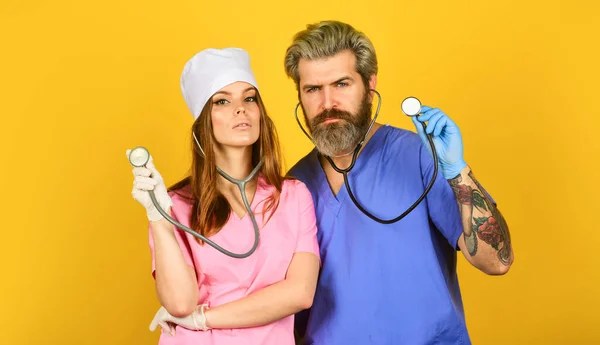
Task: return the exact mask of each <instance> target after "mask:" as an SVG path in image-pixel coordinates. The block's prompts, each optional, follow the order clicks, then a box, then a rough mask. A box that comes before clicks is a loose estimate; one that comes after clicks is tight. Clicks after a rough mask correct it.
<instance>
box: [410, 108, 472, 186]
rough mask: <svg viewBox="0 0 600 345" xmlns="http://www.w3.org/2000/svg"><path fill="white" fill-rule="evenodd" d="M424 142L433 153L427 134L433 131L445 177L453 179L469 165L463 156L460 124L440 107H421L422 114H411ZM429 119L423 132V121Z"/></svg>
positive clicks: (433, 139)
mask: <svg viewBox="0 0 600 345" xmlns="http://www.w3.org/2000/svg"><path fill="white" fill-rule="evenodd" d="M411 119H412V121H413V123H414V125H415V127H416V128H417V133H419V136H420V137H421V140H422V141H423V144H424V145H425V147H427V150H428V151H429V153H430V154H431V147H430V145H429V140H427V136H426V135H425V134H430V133H433V135H432V136H433V138H432V141H433V144H434V145H435V150H436V151H437V156H438V166H439V169H440V171H441V172H442V175H443V176H444V178H446V179H447V180H448V179H451V178H454V177H456V176H457V175H458V174H460V172H461V170H462V169H463V168H464V167H465V166H467V163H465V160H464V158H463V142H462V136H461V135H460V130H459V129H458V126H456V124H455V123H454V122H453V121H452V120H451V119H450V118H449V117H448V115H446V114H444V112H442V111H441V110H440V109H438V108H431V107H428V106H425V105H424V106H422V107H421V115H419V116H411ZM426 121H427V129H426V130H425V132H423V124H422V122H426Z"/></svg>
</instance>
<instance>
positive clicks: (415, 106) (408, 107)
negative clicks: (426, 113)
mask: <svg viewBox="0 0 600 345" xmlns="http://www.w3.org/2000/svg"><path fill="white" fill-rule="evenodd" d="M402 112H403V113H404V114H406V115H408V116H416V115H419V113H421V101H419V99H418V98H416V97H407V98H405V99H404V101H402Z"/></svg>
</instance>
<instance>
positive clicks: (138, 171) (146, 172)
mask: <svg viewBox="0 0 600 345" xmlns="http://www.w3.org/2000/svg"><path fill="white" fill-rule="evenodd" d="M132 172H133V176H136V177H137V176H145V177H149V176H151V175H152V170H150V169H148V168H144V167H137V168H133V170H132Z"/></svg>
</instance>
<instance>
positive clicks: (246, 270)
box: [150, 175, 319, 345]
mask: <svg viewBox="0 0 600 345" xmlns="http://www.w3.org/2000/svg"><path fill="white" fill-rule="evenodd" d="M273 191H274V187H272V186H270V185H268V184H267V183H266V181H265V179H264V178H263V176H262V175H259V180H258V186H257V189H256V193H255V196H254V199H253V200H252V204H251V209H252V210H253V212H254V214H255V217H256V221H257V224H258V225H259V228H260V231H259V233H260V240H259V245H258V247H257V249H256V251H255V252H254V253H253V254H252V255H250V256H249V257H247V258H244V259H236V258H232V257H229V256H226V255H224V254H222V253H221V252H219V251H217V250H216V249H214V248H213V247H211V246H210V245H208V244H203V245H200V244H198V242H197V241H196V239H195V237H194V236H192V235H190V234H188V233H187V232H184V231H183V230H177V231H175V236H176V237H177V240H178V242H179V246H180V247H181V251H182V253H183V256H184V258H185V260H186V262H187V263H188V265H191V266H193V267H194V270H195V271H196V276H197V278H198V286H199V289H200V295H199V299H198V304H203V303H207V304H208V305H209V306H210V307H215V306H218V305H220V304H224V303H227V302H231V301H236V300H238V299H240V298H243V297H245V296H248V295H250V294H252V293H254V292H256V291H259V290H261V289H262V288H264V287H267V286H269V285H272V284H274V283H277V282H280V281H282V280H284V279H285V275H286V272H287V269H288V266H289V264H290V262H291V260H292V257H293V255H294V253H298V252H309V253H313V254H315V255H316V256H317V257H319V247H318V242H317V226H316V220H315V211H314V206H313V200H312V196H311V194H310V192H309V191H308V189H307V188H306V186H305V185H304V184H303V183H302V182H300V181H298V180H285V181H284V183H283V186H282V191H281V195H280V202H279V206H278V207H277V210H276V211H275V213H273V214H272V213H271V212H272V209H271V210H270V211H269V212H267V214H266V217H265V218H268V217H269V216H270V215H271V214H272V215H271V218H270V219H269V222H268V223H267V224H266V226H263V217H262V214H261V213H262V209H263V206H264V204H265V200H266V199H267V198H268V197H269V196H270V195H271V194H272V192H273ZM180 193H181V192H180ZM182 194H183V193H182ZM170 195H171V199H172V201H173V206H172V208H171V212H172V215H173V218H175V219H176V220H177V221H178V222H180V223H182V224H184V225H186V226H187V227H190V225H189V224H190V213H191V208H192V205H191V204H190V202H189V201H188V200H186V199H185V198H183V197H181V196H180V195H177V194H175V193H170ZM209 239H210V240H211V241H213V242H215V243H217V244H218V245H220V246H221V247H223V248H225V249H227V250H229V251H230V252H234V253H246V252H248V250H250V248H251V247H252V244H253V243H254V228H253V226H252V221H251V220H250V216H249V215H247V214H246V215H244V217H242V218H241V219H240V218H239V217H238V216H237V215H236V214H235V213H234V212H233V211H232V212H231V214H230V218H229V220H228V221H227V223H226V224H225V226H224V227H223V228H222V229H221V230H220V231H219V232H218V233H217V234H216V235H214V236H211V237H209ZM150 249H151V252H152V275H154V270H155V261H154V241H153V238H152V232H150ZM192 344H194V345H199V344H202V345H238V344H239V345H242V344H243V345H259V344H260V345H288V344H289V345H294V315H290V316H287V317H285V318H283V319H281V320H278V321H275V322H273V323H271V324H268V325H264V326H259V327H251V328H241V329H213V330H209V331H191V330H188V329H186V328H183V327H180V326H177V328H176V330H175V336H171V335H169V334H168V333H165V332H162V329H161V336H160V340H159V345H192Z"/></svg>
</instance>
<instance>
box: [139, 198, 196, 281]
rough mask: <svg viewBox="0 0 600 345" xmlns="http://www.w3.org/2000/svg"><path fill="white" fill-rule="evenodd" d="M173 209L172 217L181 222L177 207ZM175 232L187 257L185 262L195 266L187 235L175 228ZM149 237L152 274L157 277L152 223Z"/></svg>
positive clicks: (149, 228)
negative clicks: (178, 217)
mask: <svg viewBox="0 0 600 345" xmlns="http://www.w3.org/2000/svg"><path fill="white" fill-rule="evenodd" d="M174 206H175V205H174ZM171 211H172V217H173V218H174V219H175V220H176V221H178V222H179V220H178V219H177V212H176V210H175V208H172V209H171ZM174 233H175V238H176V239H177V242H178V243H179V248H180V249H181V253H182V254H183V258H184V259H185V262H186V263H187V264H188V265H190V266H192V267H193V266H194V263H193V260H192V250H191V248H190V245H189V242H188V239H187V237H186V236H185V234H184V233H183V232H182V231H181V230H179V229H175V232H174ZM148 238H149V244H150V253H151V255H152V276H153V277H155V271H156V255H155V253H154V238H153V236H152V225H150V224H149V225H148Z"/></svg>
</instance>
